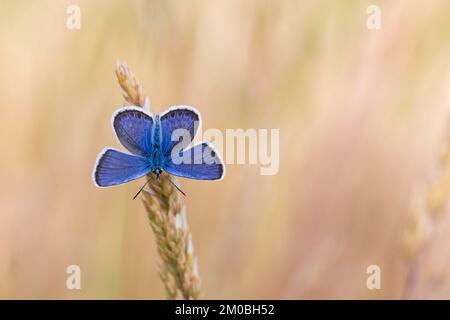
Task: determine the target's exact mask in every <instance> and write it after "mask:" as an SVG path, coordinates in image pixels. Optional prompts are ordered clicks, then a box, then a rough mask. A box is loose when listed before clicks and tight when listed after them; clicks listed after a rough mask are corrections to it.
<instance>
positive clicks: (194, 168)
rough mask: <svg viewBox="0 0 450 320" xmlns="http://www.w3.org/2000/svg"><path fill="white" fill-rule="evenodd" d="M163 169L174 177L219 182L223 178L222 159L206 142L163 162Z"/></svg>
mask: <svg viewBox="0 0 450 320" xmlns="http://www.w3.org/2000/svg"><path fill="white" fill-rule="evenodd" d="M163 169H164V170H166V171H167V172H168V173H170V174H173V175H175V176H180V177H185V178H191V179H197V180H220V179H222V178H223V177H224V176H225V166H224V164H223V161H222V159H221V158H220V156H219V154H218V153H217V152H216V151H215V150H214V149H213V148H212V147H211V146H210V145H209V144H208V143H206V142H203V143H201V144H197V145H195V146H193V147H191V148H188V149H186V150H184V151H180V152H179V153H178V154H177V155H173V156H172V157H171V158H169V159H167V160H166V161H165V163H164V165H163Z"/></svg>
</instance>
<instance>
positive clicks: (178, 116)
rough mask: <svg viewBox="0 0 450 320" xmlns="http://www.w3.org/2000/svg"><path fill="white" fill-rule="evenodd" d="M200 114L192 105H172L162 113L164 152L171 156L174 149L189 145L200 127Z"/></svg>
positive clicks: (165, 154)
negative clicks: (177, 146)
mask: <svg viewBox="0 0 450 320" xmlns="http://www.w3.org/2000/svg"><path fill="white" fill-rule="evenodd" d="M200 122H201V119H200V114H199V113H198V112H197V111H196V110H195V109H194V108H192V107H186V106H179V107H172V108H170V109H169V110H168V111H167V112H165V113H163V114H162V115H161V131H162V152H163V155H164V156H169V155H170V154H171V152H172V149H173V148H174V147H175V146H176V145H178V144H179V143H181V144H182V145H181V146H180V145H179V147H181V148H185V147H187V146H188V145H189V144H190V143H191V142H192V140H194V137H195V134H196V133H197V130H198V128H199V127H200Z"/></svg>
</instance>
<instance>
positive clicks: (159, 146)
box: [93, 106, 225, 187]
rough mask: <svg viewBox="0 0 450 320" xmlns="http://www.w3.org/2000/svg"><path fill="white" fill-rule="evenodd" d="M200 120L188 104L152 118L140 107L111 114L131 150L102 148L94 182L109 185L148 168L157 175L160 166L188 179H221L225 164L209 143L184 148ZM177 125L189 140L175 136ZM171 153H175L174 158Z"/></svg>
mask: <svg viewBox="0 0 450 320" xmlns="http://www.w3.org/2000/svg"><path fill="white" fill-rule="evenodd" d="M200 123H201V118H200V114H199V113H198V111H197V110H195V109H194V108H192V107H188V106H176V107H172V108H170V109H169V110H167V111H166V112H164V113H163V114H161V115H160V116H159V115H157V116H156V117H155V118H153V117H152V115H150V114H149V113H147V112H145V111H144V110H143V109H142V108H139V107H124V108H121V109H119V110H117V111H116V112H115V113H114V115H113V118H112V125H113V130H114V132H115V133H116V136H117V139H118V140H119V142H120V143H121V144H122V145H123V146H124V147H125V148H126V149H127V150H128V151H129V152H130V153H131V154H128V153H124V152H121V151H118V150H115V149H113V148H109V147H108V148H105V149H104V150H103V151H102V152H101V153H100V154H99V156H98V158H97V162H96V164H95V167H94V172H93V179H94V183H95V184H96V185H97V186H98V187H110V186H114V185H118V184H122V183H125V182H128V181H131V180H135V179H138V178H140V177H143V176H145V175H147V174H148V173H151V172H153V173H155V174H156V176H157V177H159V175H160V174H161V172H162V171H163V170H164V171H166V172H168V173H170V174H172V175H175V176H179V177H185V178H190V179H198V180H220V179H222V178H223V177H224V176H225V165H224V163H223V161H222V159H221V157H220V155H219V154H218V153H217V151H215V150H214V148H213V147H212V146H211V145H210V144H209V143H207V142H201V143H199V144H196V145H194V146H192V147H189V148H185V147H187V145H188V144H190V143H191V142H192V140H193V139H194V136H195V134H196V133H197V131H198V128H199V127H200ZM177 129H182V130H185V131H186V132H187V133H188V137H189V139H190V140H189V141H182V137H180V136H175V139H174V136H173V133H174V131H175V130H177ZM180 146H181V148H180ZM174 154H175V155H176V156H178V159H177V161H174V158H173V155H174ZM179 159H184V161H181V162H180V161H179ZM186 160H187V161H186Z"/></svg>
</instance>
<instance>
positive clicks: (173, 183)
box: [169, 178, 186, 197]
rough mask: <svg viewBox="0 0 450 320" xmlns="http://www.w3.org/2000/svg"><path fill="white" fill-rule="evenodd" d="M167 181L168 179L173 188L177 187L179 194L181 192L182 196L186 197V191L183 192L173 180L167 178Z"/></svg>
mask: <svg viewBox="0 0 450 320" xmlns="http://www.w3.org/2000/svg"><path fill="white" fill-rule="evenodd" d="M169 181H170V183H171V184H172V185H173V186H174V187H175V188H177V190H178V191H180V192H181V194H182V195H183V196H185V197H186V193H184V192H183V190H181V189H180V187H178V186H177V185H176V184H175V182H173V181H172V180H171V179H170V178H169Z"/></svg>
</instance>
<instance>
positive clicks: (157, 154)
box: [151, 115, 162, 169]
mask: <svg viewBox="0 0 450 320" xmlns="http://www.w3.org/2000/svg"><path fill="white" fill-rule="evenodd" d="M161 145H162V134H161V119H160V117H159V115H157V116H156V117H155V125H154V126H153V134H152V159H151V160H152V163H153V167H154V169H159V168H160V167H161V164H162V152H161Z"/></svg>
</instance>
